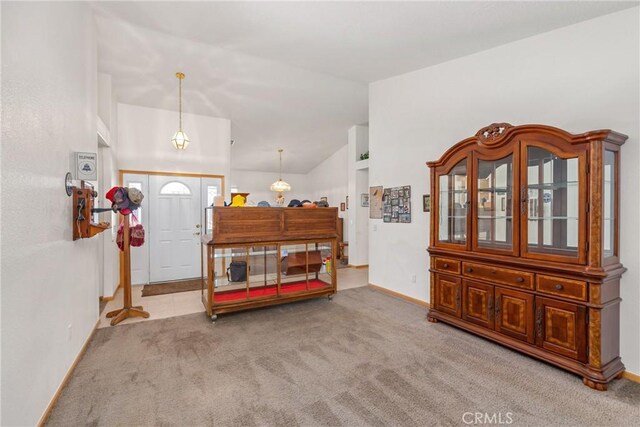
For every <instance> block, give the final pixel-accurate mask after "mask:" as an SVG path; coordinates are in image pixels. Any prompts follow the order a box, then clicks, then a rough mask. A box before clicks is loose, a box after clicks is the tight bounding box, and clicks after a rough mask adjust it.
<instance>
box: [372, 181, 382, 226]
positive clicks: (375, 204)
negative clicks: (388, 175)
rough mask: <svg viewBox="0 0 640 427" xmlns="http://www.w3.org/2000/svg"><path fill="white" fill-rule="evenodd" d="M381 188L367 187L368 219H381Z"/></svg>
mask: <svg viewBox="0 0 640 427" xmlns="http://www.w3.org/2000/svg"><path fill="white" fill-rule="evenodd" d="M383 191H384V190H383V188H382V186H379V187H369V218H372V219H382V193H383Z"/></svg>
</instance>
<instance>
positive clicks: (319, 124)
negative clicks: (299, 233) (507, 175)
mask: <svg viewBox="0 0 640 427" xmlns="http://www.w3.org/2000/svg"><path fill="white" fill-rule="evenodd" d="M637 5H638V3H637V2H610V1H604V2H574V1H571V2H540V1H538V2H188V3H184V2H100V3H94V4H93V6H94V9H95V11H96V15H97V17H96V20H97V22H98V33H99V50H98V55H99V68H100V71H101V72H104V73H108V74H111V75H112V77H113V86H114V89H115V91H116V96H117V99H118V101H119V102H124V103H129V104H135V105H143V106H150V107H157V108H164V109H172V110H177V105H176V104H177V79H176V78H175V76H174V75H175V72H176V71H179V70H180V71H184V72H185V73H186V75H187V78H186V79H185V82H184V86H183V98H184V100H183V104H184V105H183V109H184V111H186V112H191V113H196V114H203V115H209V116H216V117H225V118H229V119H231V121H232V138H233V139H234V140H235V141H236V144H235V145H234V147H233V149H232V167H233V168H234V169H248V170H259V171H277V168H278V163H277V148H279V147H282V148H284V149H285V152H284V158H283V169H284V170H285V171H286V172H292V173H306V172H308V171H309V170H311V169H312V168H313V167H315V166H316V165H318V164H319V163H320V162H322V161H323V160H325V159H326V158H327V157H329V156H330V155H331V154H332V153H334V152H335V151H336V150H337V149H338V148H339V147H341V146H343V145H344V144H345V143H346V141H347V129H348V128H349V127H350V126H351V125H354V124H361V123H363V122H367V120H368V105H367V103H368V99H367V97H368V88H367V84H368V83H369V82H372V81H376V80H380V79H384V78H387V77H391V76H395V75H398V74H402V73H406V72H409V71H412V70H416V69H420V68H424V67H428V66H430V65H434V64H438V63H441V62H444V61H448V60H450V59H453V58H457V57H461V56H465V55H468V54H471V53H474V52H478V51H481V50H485V49H489V48H491V47H495V46H499V45H502V44H505V43H509V42H512V41H515V40H518V39H522V38H525V37H529V36H531V35H534V34H539V33H542V32H546V31H550V30H552V29H555V28H559V27H563V26H566V25H570V24H573V23H576V22H580V21H583V20H586V19H590V18H594V17H596V16H599V15H603V14H607V13H612V12H615V11H617V10H621V9H624V8H628V7H632V6H637ZM185 131H186V132H187V133H188V129H185ZM169 137H170V136H168V138H169ZM192 143H198V142H197V141H192Z"/></svg>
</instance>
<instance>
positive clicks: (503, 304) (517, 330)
mask: <svg viewBox="0 0 640 427" xmlns="http://www.w3.org/2000/svg"><path fill="white" fill-rule="evenodd" d="M495 295H496V300H495V306H496V319H495V329H496V331H498V332H500V333H502V334H505V335H509V336H510V337H513V338H517V339H519V340H522V341H526V342H528V343H531V344H533V342H534V336H533V332H534V330H533V320H534V319H533V302H534V300H533V295H530V294H526V293H524V292H518V291H513V290H510V289H504V288H500V287H498V286H496V288H495Z"/></svg>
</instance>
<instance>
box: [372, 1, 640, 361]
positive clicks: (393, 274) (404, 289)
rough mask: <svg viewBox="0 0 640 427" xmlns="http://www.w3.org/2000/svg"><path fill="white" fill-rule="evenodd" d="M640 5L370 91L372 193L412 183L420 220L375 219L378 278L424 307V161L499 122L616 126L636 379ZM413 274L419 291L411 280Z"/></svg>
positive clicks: (625, 308) (625, 336)
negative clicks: (620, 136)
mask: <svg viewBox="0 0 640 427" xmlns="http://www.w3.org/2000/svg"><path fill="white" fill-rule="evenodd" d="M638 15H639V8H637V7H636V8H633V9H627V10H624V11H622V12H618V13H615V14H611V15H607V16H603V17H600V18H597V19H593V20H590V21H586V22H583V23H579V24H576V25H573V26H570V27H565V28H561V29H558V30H555V31H551V32H548V33H545V34H541V35H537V36H534V37H531V38H528V39H524V40H521V41H518V42H514V43H511V44H508V45H504V46H501V47H497V48H495V49H491V50H488V51H485V52H480V53H478V54H474V55H471V56H467V57H464V58H460V59H457V60H453V61H450V62H447V63H444V64H440V65H437V66H434V67H430V68H426V69H422V70H419V71H416V72H412V73H409V74H405V75H402V76H398V77H394V78H391V79H387V80H383V81H379V82H375V83H373V84H371V85H370V92H369V96H370V101H369V102H370V105H369V110H370V118H369V127H370V151H371V159H370V168H369V173H370V175H369V182H370V185H384V186H385V187H393V186H398V185H408V184H410V185H411V186H412V206H413V209H412V223H411V224H384V223H383V222H382V220H371V221H370V222H371V224H372V226H373V225H374V224H375V225H377V229H378V231H371V233H370V236H369V237H370V263H369V264H370V269H369V277H370V281H371V282H372V283H374V284H377V285H381V286H384V287H386V288H389V289H392V290H394V291H397V292H400V293H403V294H406V295H409V296H412V297H414V298H419V299H421V300H425V301H428V298H429V278H428V273H427V269H428V255H427V252H426V248H427V246H428V241H429V223H428V221H429V214H427V213H423V212H422V209H421V206H422V199H421V198H422V194H426V193H427V192H429V175H428V169H427V167H426V166H425V162H426V161H428V160H435V159H438V158H439V157H440V156H441V155H442V153H443V152H444V151H445V150H446V149H447V148H448V147H450V146H451V145H453V144H454V143H456V142H458V141H459V140H461V139H463V138H466V137H468V136H471V135H473V134H475V132H476V131H477V130H478V129H480V128H482V127H484V126H486V125H488V124H491V123H493V122H502V121H505V122H509V123H511V124H514V125H518V124H525V123H543V124H549V125H553V126H556V127H559V128H562V129H565V130H568V131H570V132H574V133H581V132H585V131H589V130H594V129H603V128H611V129H614V130H616V131H619V132H622V133H625V134H627V135H629V140H628V141H627V143H626V144H625V145H624V146H623V147H622V165H621V167H622V198H621V259H622V262H623V263H624V264H625V266H626V267H627V268H628V271H627V272H626V273H625V275H624V276H623V278H622V283H621V296H622V298H623V302H622V304H621V327H622V331H621V355H622V360H623V362H624V363H625V365H626V366H627V369H629V370H630V371H632V372H636V373H640V310H638V306H639V305H640V286H639V285H638V283H640V260H639V254H640V229H639V221H638V218H637V212H639V211H640V197H639V196H640V194H639V191H638V188H639V187H638V184H639V183H640V176H639V171H640V168H639V167H638V165H639V164H640V146H639V145H640V140H639V137H640V129H639V128H640V106H639V99H638V94H639V92H640V87H639V82H638V76H639V75H640V70H639V54H638V52H639V43H640V42H639V35H640V34H639V28H638V22H639V19H638V18H639V17H638ZM411 274H416V275H417V279H418V280H417V283H411V281H410V275H411Z"/></svg>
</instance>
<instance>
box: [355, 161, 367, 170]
mask: <svg viewBox="0 0 640 427" xmlns="http://www.w3.org/2000/svg"><path fill="white" fill-rule="evenodd" d="M367 169H369V159H365V160H358V161H357V162H356V170H367Z"/></svg>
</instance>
